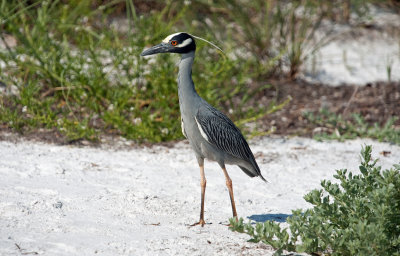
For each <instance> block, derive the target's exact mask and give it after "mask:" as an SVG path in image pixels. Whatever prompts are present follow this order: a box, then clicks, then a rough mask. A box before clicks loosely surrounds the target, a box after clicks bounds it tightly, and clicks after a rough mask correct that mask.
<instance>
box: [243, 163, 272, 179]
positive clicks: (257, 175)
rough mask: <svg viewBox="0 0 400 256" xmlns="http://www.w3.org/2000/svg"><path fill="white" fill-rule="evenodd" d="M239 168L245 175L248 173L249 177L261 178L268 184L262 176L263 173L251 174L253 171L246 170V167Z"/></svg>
mask: <svg viewBox="0 0 400 256" xmlns="http://www.w3.org/2000/svg"><path fill="white" fill-rule="evenodd" d="M239 168H240V169H242V171H243V172H244V173H246V174H247V175H249V176H250V177H252V178H253V177H260V178H261V179H262V180H263V181H264V182H268V181H267V180H266V179H265V178H264V177H263V176H262V175H261V172H260V173H259V174H254V172H251V171H249V170H248V169H246V168H245V167H243V166H240V165H239Z"/></svg>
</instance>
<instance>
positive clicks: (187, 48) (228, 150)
mask: <svg viewBox="0 0 400 256" xmlns="http://www.w3.org/2000/svg"><path fill="white" fill-rule="evenodd" d="M195 50H196V44H195V40H194V38H193V37H192V36H191V35H189V34H187V33H176V34H172V35H170V36H168V37H166V38H165V39H164V40H163V42H162V43H161V44H158V45H156V46H153V47H152V48H150V49H147V50H145V51H144V52H143V53H142V54H141V55H142V56H145V55H151V54H156V53H165V52H170V53H179V54H181V61H180V63H179V74H178V94H179V107H180V111H181V122H182V133H183V134H184V136H185V137H186V138H187V139H188V141H189V143H190V145H191V147H192V148H193V150H194V152H195V155H196V158H197V161H198V163H199V166H200V171H201V186H202V205H201V213H200V221H199V222H198V223H196V224H201V225H204V223H205V222H204V194H205V186H206V185H205V183H206V180H205V176H204V159H209V160H212V161H216V162H217V163H218V164H219V165H220V166H221V168H222V169H223V171H224V174H225V177H226V182H227V186H228V189H229V193H230V198H231V203H232V212H233V216H235V217H236V216H237V214H236V208H235V203H234V199H233V190H232V181H231V179H230V178H229V175H228V173H227V171H226V168H225V164H233V165H238V166H239V167H240V168H241V169H242V170H243V171H244V172H245V173H246V174H247V175H249V176H250V177H260V178H261V179H263V180H264V181H266V180H265V179H264V177H263V176H262V175H261V171H260V168H259V167H258V165H257V162H256V160H255V158H254V155H253V153H252V152H251V150H250V147H249V145H248V144H247V142H246V140H245V138H244V137H243V135H242V133H241V132H240V130H239V129H238V128H237V127H236V126H235V124H234V123H233V122H232V121H231V120H230V119H229V118H228V117H227V116H226V115H224V114H223V113H221V112H220V111H218V110H217V109H215V108H214V107H212V106H211V105H210V104H208V103H207V102H206V101H205V100H204V99H202V98H201V97H200V96H199V95H198V94H197V92H196V90H195V86H194V83H193V81H192V64H193V61H194V56H195Z"/></svg>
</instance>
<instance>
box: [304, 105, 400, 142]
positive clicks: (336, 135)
mask: <svg viewBox="0 0 400 256" xmlns="http://www.w3.org/2000/svg"><path fill="white" fill-rule="evenodd" d="M304 117H305V118H306V119H307V120H308V121H310V122H311V123H312V124H313V125H317V126H318V127H320V128H322V129H321V131H322V132H320V133H316V134H314V138H315V139H317V140H323V139H336V140H345V139H354V138H357V137H366V138H372V139H377V140H379V141H386V142H392V143H396V144H400V129H398V128H395V126H394V123H395V121H396V120H397V119H398V117H392V118H390V119H389V120H388V121H387V122H386V123H385V124H384V125H383V126H380V125H378V124H377V123H375V124H374V125H370V124H368V123H367V122H366V121H365V120H364V118H363V117H362V116H361V115H359V114H353V115H352V116H351V118H347V119H345V118H343V117H342V115H337V114H335V113H332V112H330V111H329V110H327V109H324V108H323V109H321V110H320V112H319V113H318V114H317V115H314V114H313V113H309V112H306V113H304Z"/></svg>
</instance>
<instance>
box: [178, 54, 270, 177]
mask: <svg viewBox="0 0 400 256" xmlns="http://www.w3.org/2000/svg"><path fill="white" fill-rule="evenodd" d="M181 56H182V58H181V61H180V63H179V75H178V93H179V105H180V110H181V115H182V121H183V127H184V131H182V132H183V133H184V134H186V135H185V136H186V138H187V139H188V140H189V143H190V145H191V146H192V148H193V150H194V151H195V154H196V157H197V159H199V158H200V159H204V158H207V159H210V160H213V161H216V162H218V164H219V165H220V166H221V167H222V166H224V165H225V164H233V165H238V166H239V167H240V168H241V169H242V170H243V171H244V172H245V173H246V174H247V175H249V176H250V177H256V176H260V177H261V179H263V180H264V181H265V179H264V177H263V176H262V175H261V171H260V168H259V167H258V165H257V162H256V160H255V159H254V155H253V153H252V152H251V150H250V147H249V145H248V144H247V142H246V140H245V139H244V137H243V135H242V133H241V132H240V130H239V129H238V128H237V127H236V125H235V124H234V123H233V122H232V121H231V120H230V119H229V118H228V117H227V116H226V115H224V114H223V113H221V112H220V111H218V110H217V109H215V108H214V107H212V106H211V105H210V104H208V103H207V102H206V101H205V100H204V99H203V98H201V97H200V96H199V95H198V94H197V92H196V90H195V87H194V83H193V81H192V76H191V70H192V64H193V60H194V51H193V52H189V53H185V54H182V55H181ZM199 125H200V127H199ZM202 132H204V133H205V135H206V136H207V138H208V140H207V139H206V138H205V137H204V135H202Z"/></svg>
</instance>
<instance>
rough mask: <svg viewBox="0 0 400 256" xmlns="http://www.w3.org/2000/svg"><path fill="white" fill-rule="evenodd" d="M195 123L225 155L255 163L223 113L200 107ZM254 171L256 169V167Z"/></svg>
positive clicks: (245, 143) (238, 131)
mask: <svg viewBox="0 0 400 256" xmlns="http://www.w3.org/2000/svg"><path fill="white" fill-rule="evenodd" d="M196 121H197V122H198V124H199V125H200V126H201V128H202V130H203V132H204V133H205V134H206V135H207V139H208V142H210V143H211V144H213V145H214V146H216V147H217V148H218V149H220V150H222V151H224V152H225V153H228V154H230V155H232V156H234V157H237V158H241V159H243V160H247V161H249V162H251V163H252V164H253V163H255V159H254V156H253V153H252V152H251V150H250V147H249V145H248V144H247V142H246V140H245V138H244V137H243V135H242V133H241V132H240V130H239V129H238V128H237V127H236V126H235V124H234V123H233V122H232V121H231V120H230V119H229V118H228V117H227V116H225V115H224V114H223V113H221V112H219V111H218V110H216V109H215V108H213V107H211V106H206V107H201V108H200V109H199V110H198V112H197V115H196ZM253 165H254V164H253ZM256 165H257V164H256ZM255 169H258V166H257V168H255Z"/></svg>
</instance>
